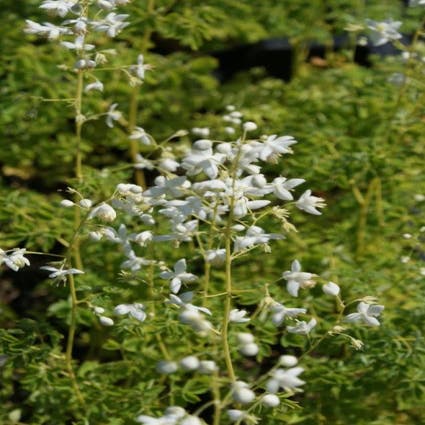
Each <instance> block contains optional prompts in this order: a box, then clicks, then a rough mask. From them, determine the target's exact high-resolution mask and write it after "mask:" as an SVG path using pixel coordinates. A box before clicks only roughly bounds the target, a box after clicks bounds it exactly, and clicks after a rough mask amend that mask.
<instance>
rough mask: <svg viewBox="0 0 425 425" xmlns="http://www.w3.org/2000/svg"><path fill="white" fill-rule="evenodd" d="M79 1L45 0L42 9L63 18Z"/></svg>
mask: <svg viewBox="0 0 425 425" xmlns="http://www.w3.org/2000/svg"><path fill="white" fill-rule="evenodd" d="M77 3H78V0H45V1H44V2H43V3H42V4H41V6H40V9H46V10H48V11H51V12H53V13H54V14H56V15H59V16H60V17H62V18H63V17H64V16H65V15H66V14H67V13H68V12H69V11H70V10H71V9H72V8H73V7H74V6H75V5H76V4H77Z"/></svg>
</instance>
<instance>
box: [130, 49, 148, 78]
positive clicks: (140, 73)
mask: <svg viewBox="0 0 425 425" xmlns="http://www.w3.org/2000/svg"><path fill="white" fill-rule="evenodd" d="M150 68H151V67H150V66H149V65H145V64H144V57H143V55H142V54H140V55H139V56H137V65H132V66H131V67H130V71H132V72H134V73H135V74H136V75H137V77H138V78H140V79H141V80H144V79H145V70H149V69H150Z"/></svg>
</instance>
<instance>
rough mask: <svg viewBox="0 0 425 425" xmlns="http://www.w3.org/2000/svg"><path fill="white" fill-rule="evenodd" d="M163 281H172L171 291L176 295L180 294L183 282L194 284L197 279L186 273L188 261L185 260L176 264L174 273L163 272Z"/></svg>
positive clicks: (161, 275)
mask: <svg viewBox="0 0 425 425" xmlns="http://www.w3.org/2000/svg"><path fill="white" fill-rule="evenodd" d="M159 276H160V277H161V279H171V282H170V289H171V291H172V292H174V293H175V294H176V293H177V292H179V290H180V288H181V285H182V283H183V282H193V281H195V280H196V279H197V276H195V275H194V274H192V273H187V272H186V260H185V259H184V258H182V259H180V260H179V261H177V262H176V264H174V272H162V273H160V275H159Z"/></svg>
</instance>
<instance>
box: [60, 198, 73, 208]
mask: <svg viewBox="0 0 425 425" xmlns="http://www.w3.org/2000/svg"><path fill="white" fill-rule="evenodd" d="M74 205H75V204H74V202H72V201H70V200H69V199H64V200H62V201H61V203H60V206H61V207H65V208H70V207H73V206H74Z"/></svg>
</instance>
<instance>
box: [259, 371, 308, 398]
mask: <svg viewBox="0 0 425 425" xmlns="http://www.w3.org/2000/svg"><path fill="white" fill-rule="evenodd" d="M302 372H304V369H303V368H302V367H293V368H291V369H287V370H285V369H276V370H275V371H273V372H272V378H271V379H269V380H268V381H267V383H266V387H267V391H268V392H270V393H276V392H278V391H279V388H283V389H284V390H285V391H292V390H294V389H297V388H298V387H300V386H301V385H304V384H305V382H304V381H302V380H301V379H300V378H298V375H300V374H301V373H302Z"/></svg>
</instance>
